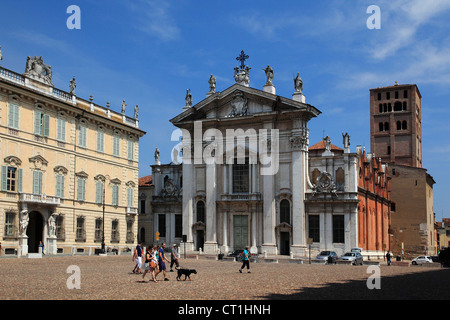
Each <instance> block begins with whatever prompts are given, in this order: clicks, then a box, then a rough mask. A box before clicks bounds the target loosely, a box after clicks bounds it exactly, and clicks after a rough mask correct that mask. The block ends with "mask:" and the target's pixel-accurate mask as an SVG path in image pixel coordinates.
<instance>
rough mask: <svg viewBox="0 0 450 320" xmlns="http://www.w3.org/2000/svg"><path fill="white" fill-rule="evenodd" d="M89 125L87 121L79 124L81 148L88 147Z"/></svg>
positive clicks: (79, 143) (79, 144)
mask: <svg viewBox="0 0 450 320" xmlns="http://www.w3.org/2000/svg"><path fill="white" fill-rule="evenodd" d="M86 135H87V127H86V124H85V123H83V122H82V123H80V124H79V125H78V146H79V147H81V148H86V137H87V136H86Z"/></svg>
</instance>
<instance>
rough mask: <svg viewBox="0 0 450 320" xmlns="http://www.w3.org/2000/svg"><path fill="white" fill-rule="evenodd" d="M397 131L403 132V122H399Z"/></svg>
mask: <svg viewBox="0 0 450 320" xmlns="http://www.w3.org/2000/svg"><path fill="white" fill-rule="evenodd" d="M397 130H402V122H401V121H397Z"/></svg>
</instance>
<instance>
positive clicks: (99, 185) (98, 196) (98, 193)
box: [95, 181, 104, 204]
mask: <svg viewBox="0 0 450 320" xmlns="http://www.w3.org/2000/svg"><path fill="white" fill-rule="evenodd" d="M103 187H104V186H103V182H102V181H97V182H96V183H95V202H96V203H98V204H102V203H103Z"/></svg>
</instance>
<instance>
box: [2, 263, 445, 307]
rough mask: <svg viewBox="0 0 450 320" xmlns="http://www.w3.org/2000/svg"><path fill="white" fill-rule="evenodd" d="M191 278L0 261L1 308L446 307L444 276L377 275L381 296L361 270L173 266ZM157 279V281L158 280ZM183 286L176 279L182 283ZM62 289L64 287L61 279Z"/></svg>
mask: <svg viewBox="0 0 450 320" xmlns="http://www.w3.org/2000/svg"><path fill="white" fill-rule="evenodd" d="M69 266H78V267H79V270H80V284H81V287H80V289H69V288H68V286H67V283H68V279H69V278H70V277H71V276H72V272H70V273H67V270H68V268H69ZM181 266H182V267H185V268H192V269H196V270H197V272H198V273H197V274H193V275H192V276H191V279H192V281H189V280H187V281H177V280H176V272H167V275H168V278H169V279H170V281H158V282H157V283H154V282H151V281H150V280H151V275H150V274H147V275H146V280H147V282H145V283H140V282H139V280H141V278H142V276H141V275H136V274H132V273H131V270H132V269H133V267H134V263H133V262H132V259H131V256H107V257H99V256H74V257H72V256H68V257H51V258H50V257H45V258H43V259H27V258H20V259H15V258H11V259H0V275H1V286H0V296H1V297H2V299H3V300H9V299H13V300H21V299H27V300H34V299H44V300H46V299H51V300H60V299H61V300H80V299H81V300H106V299H108V300H109V299H113V300H116V299H117V300H135V299H137V298H138V299H142V300H248V299H251V300H265V299H282V300H289V299H295V300H306V299H449V298H450V293H449V291H448V288H449V287H450V269H446V268H444V269H441V268H440V267H421V266H416V267H413V266H411V267H399V266H390V267H388V266H385V265H381V266H380V267H379V271H380V275H381V278H380V281H381V282H380V286H381V289H380V290H377V289H372V290H370V289H368V287H367V279H368V278H369V277H370V276H371V275H372V273H371V272H370V273H367V271H368V266H366V265H364V266H351V265H318V264H311V265H309V264H303V265H302V264H296V263H288V262H282V263H281V262H280V263H267V262H266V263H263V262H260V263H252V264H251V273H250V274H248V273H247V272H246V270H244V272H243V273H239V272H238V270H239V268H240V266H241V264H240V263H237V262H229V261H214V260H206V259H199V260H196V259H186V260H183V259H181ZM162 279H163V276H162V274H160V275H159V276H158V280H162ZM183 279H184V277H183ZM69 282H70V283H72V282H71V281H70V279H69Z"/></svg>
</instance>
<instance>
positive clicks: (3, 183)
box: [2, 166, 8, 191]
mask: <svg viewBox="0 0 450 320" xmlns="http://www.w3.org/2000/svg"><path fill="white" fill-rule="evenodd" d="M7 172H8V167H7V166H2V191H6V174H7Z"/></svg>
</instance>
